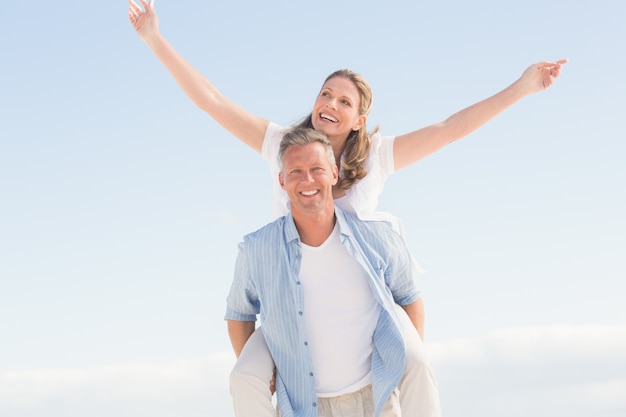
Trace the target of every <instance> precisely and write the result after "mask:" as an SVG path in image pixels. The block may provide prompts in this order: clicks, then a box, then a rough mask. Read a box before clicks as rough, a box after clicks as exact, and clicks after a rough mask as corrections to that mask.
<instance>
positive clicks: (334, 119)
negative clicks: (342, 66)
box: [311, 77, 366, 141]
mask: <svg viewBox="0 0 626 417" xmlns="http://www.w3.org/2000/svg"><path fill="white" fill-rule="evenodd" d="M360 106H361V98H360V96H359V90H358V89H357V88H356V86H355V85H354V83H353V82H352V81H350V80H349V79H347V78H343V77H334V78H331V79H330V80H328V81H326V83H324V86H323V87H322V90H321V91H320V93H319V95H318V96H317V99H316V100H315V105H314V106H313V112H312V115H311V122H312V123H313V128H314V129H315V130H317V131H320V132H322V133H324V134H325V135H326V136H328V138H329V139H330V140H331V141H334V140H337V139H340V140H346V138H347V137H348V135H349V134H350V131H352V130H359V129H360V128H361V126H362V125H363V124H364V123H365V119H366V117H365V116H364V115H360V114H359V107H360Z"/></svg>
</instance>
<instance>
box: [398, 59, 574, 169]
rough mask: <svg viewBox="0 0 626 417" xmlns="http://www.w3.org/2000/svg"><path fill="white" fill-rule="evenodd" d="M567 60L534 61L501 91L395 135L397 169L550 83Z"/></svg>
mask: <svg viewBox="0 0 626 417" xmlns="http://www.w3.org/2000/svg"><path fill="white" fill-rule="evenodd" d="M566 62H567V60H566V59H562V60H559V61H556V62H539V63H537V64H533V65H531V66H530V67H528V68H527V69H526V70H525V71H524V73H523V74H522V76H521V77H520V78H519V79H518V80H517V81H515V82H514V83H513V84H511V85H510V86H508V87H507V88H505V89H504V90H502V91H500V92H499V93H497V94H494V95H493V96H491V97H489V98H487V99H485V100H482V101H480V102H478V103H476V104H473V105H471V106H469V107H467V108H465V109H463V110H461V111H459V112H457V113H455V114H453V115H452V116H450V117H448V118H447V119H446V120H444V121H442V122H439V123H435V124H433V125H430V126H426V127H424V128H421V129H418V130H415V131H413V132H410V133H407V134H404V135H400V136H398V137H396V140H395V142H394V148H393V154H394V161H395V169H396V171H397V170H399V169H402V168H405V167H407V166H409V165H411V164H413V163H415V162H417V161H419V160H420V159H422V158H424V157H425V156H428V155H430V154H431V153H434V152H436V151H438V150H439V149H441V148H443V147H444V146H445V145H447V144H449V143H451V142H454V141H455V140H458V139H461V138H462V137H464V136H467V135H468V134H470V133H472V132H473V131H474V130H476V129H478V128H479V127H481V126H482V125H484V124H485V123H487V122H488V121H490V120H491V119H493V118H494V117H495V116H497V115H498V114H500V113H501V112H502V111H504V110H505V109H506V108H508V107H509V106H511V105H513V104H514V103H516V102H517V101H519V100H520V99H521V98H523V97H525V96H526V95H528V94H531V93H535V92H538V91H542V90H545V89H546V88H548V87H550V86H551V85H552V83H553V82H554V80H555V79H556V78H557V77H558V76H559V75H560V74H561V67H562V66H563V65H564V64H565V63H566Z"/></svg>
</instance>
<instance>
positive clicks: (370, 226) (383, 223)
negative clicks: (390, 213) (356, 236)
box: [342, 211, 394, 232]
mask: <svg viewBox="0 0 626 417" xmlns="http://www.w3.org/2000/svg"><path fill="white" fill-rule="evenodd" d="M342 213H343V216H344V218H345V219H346V222H347V223H348V225H349V226H350V227H351V228H352V229H355V230H370V231H374V232H385V231H388V230H389V231H394V226H393V224H392V223H391V222H390V221H387V220H385V219H361V218H359V216H358V215H357V214H355V213H349V212H345V211H344V212H342Z"/></svg>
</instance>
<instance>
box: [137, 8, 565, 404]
mask: <svg viewBox="0 0 626 417" xmlns="http://www.w3.org/2000/svg"><path fill="white" fill-rule="evenodd" d="M140 1H141V6H142V7H140V6H139V5H137V4H136V3H135V2H134V1H133V0H129V5H130V6H129V20H130V22H131V24H132V25H133V27H134V28H135V29H136V31H137V33H138V34H139V36H140V38H141V39H142V40H143V41H144V42H145V43H146V44H147V45H148V47H149V48H150V49H151V50H152V52H153V53H154V54H155V55H156V56H157V58H158V59H159V60H160V61H161V62H162V63H163V65H165V67H166V68H167V69H168V70H169V72H170V73H171V74H172V76H173V78H174V79H175V80H176V82H177V83H178V84H179V85H180V87H181V88H182V89H183V91H184V92H185V94H187V96H188V97H189V98H190V99H191V100H192V101H193V102H194V103H195V104H196V105H197V106H198V107H200V108H201V109H202V110H204V111H205V112H207V113H208V114H209V116H211V117H212V118H213V119H214V120H215V121H216V122H218V123H219V124H220V125H221V126H222V127H224V128H225V129H226V130H228V131H229V132H230V133H231V134H232V135H233V136H235V137H236V138H238V139H239V140H241V141H242V142H243V143H245V144H246V145H248V146H250V147H251V148H253V149H254V150H256V151H257V152H259V153H261V154H262V156H263V157H264V158H266V159H267V160H268V162H269V163H270V165H271V167H272V169H273V170H274V173H275V174H276V175H274V176H273V178H272V181H273V191H272V192H273V196H272V204H273V212H274V215H276V216H280V215H283V214H286V212H287V205H286V204H287V201H288V200H287V197H286V194H285V193H284V191H283V190H282V189H281V188H280V185H279V184H278V165H277V162H276V156H277V154H278V145H279V142H280V138H281V136H282V132H283V131H284V128H283V127H281V126H278V125H276V124H275V123H272V122H270V121H268V120H266V119H263V118H261V117H258V116H256V115H253V114H251V113H249V112H247V111H246V110H244V109H242V108H241V107H239V106H238V105H236V104H235V103H233V102H232V101H230V100H229V99H227V98H226V97H224V96H223V95H222V94H221V93H220V92H219V91H218V90H217V89H216V88H215V86H214V85H213V84H212V83H211V82H210V81H209V80H207V79H206V78H205V77H204V76H203V75H202V74H200V73H199V72H198V71H196V70H195V69H194V68H193V67H192V66H191V65H190V64H189V63H188V62H187V61H185V60H184V58H182V57H181V56H180V55H179V54H178V53H177V52H176V51H175V50H174V49H173V48H172V46H171V45H170V44H169V43H168V42H167V41H166V40H165V38H164V37H163V36H162V35H161V34H160V32H159V29H158V18H157V15H156V13H155V11H154V0H150V2H149V3H148V2H147V1H146V0H140ZM566 62H567V61H566V60H560V61H556V62H541V63H537V64H534V65H531V66H530V67H529V68H528V69H526V70H525V71H524V73H523V74H522V76H521V77H520V78H519V79H518V80H516V81H515V82H514V83H513V84H511V85H510V86H509V87H507V88H505V89H504V90H502V91H501V92H499V93H497V94H495V95H493V96H491V97H489V98H487V99H485V100H483V101H481V102H478V103H476V104H474V105H472V106H470V107H468V108H466V109H464V110H461V111H459V112H458V113H455V114H453V115H452V116H450V117H449V118H448V119H446V120H444V121H442V122H439V123H435V124H433V125H430V126H426V127H423V128H420V129H418V130H415V131H412V132H409V133H406V134H403V135H399V136H395V137H393V136H389V137H383V136H381V135H380V134H379V133H378V132H373V133H371V134H368V132H367V128H366V121H367V115H368V114H369V111H370V107H371V104H372V93H371V89H370V87H369V85H368V84H367V82H366V81H365V80H364V79H363V78H362V77H361V76H360V75H358V74H356V73H353V72H351V71H348V70H341V71H338V72H336V73H333V74H331V75H330V76H329V77H328V78H327V79H326V80H325V82H324V84H323V86H322V89H321V91H320V93H319V95H318V96H317V98H316V100H315V103H314V105H313V110H312V112H311V114H310V115H309V116H308V117H307V118H306V119H305V120H304V121H303V122H302V125H305V126H309V127H313V128H314V129H316V130H319V131H321V132H323V133H324V134H326V135H327V136H328V138H329V140H330V142H331V144H332V146H333V151H334V153H335V157H336V158H337V164H338V166H340V167H341V172H340V181H339V182H338V184H337V185H336V186H335V187H334V188H333V197H334V198H335V201H336V204H337V205H338V206H339V207H341V208H342V209H344V210H347V211H352V212H356V213H357V214H358V215H359V216H360V217H362V218H387V219H390V220H392V221H395V219H394V218H393V217H392V216H388V215H384V214H382V213H378V212H376V205H377V202H378V196H379V195H380V193H381V192H382V189H383V185H384V182H385V179H386V178H387V176H388V175H389V174H391V173H393V172H395V171H397V170H399V169H402V168H405V167H407V166H409V165H411V164H413V163H415V162H416V161H418V160H420V159H421V158H423V157H425V156H427V155H429V154H431V153H433V152H435V151H437V150H439V149H441V148H442V147H444V146H445V145H447V144H449V143H451V142H453V141H455V140H457V139H460V138H462V137H464V136H466V135H468V134H469V133H471V132H473V131H474V130H476V129H477V128H479V127H480V126H482V125H483V124H485V123H486V122H488V121H489V120H491V119H492V118H493V117H495V116H496V115H498V114H499V113H500V112H502V111H503V110H504V109H506V108H508V107H509V106H511V105H512V104H514V103H515V102H517V101H518V100H520V99H521V98H523V97H524V96H526V95H528V94H531V93H535V92H538V91H541V90H544V89H546V88H548V87H549V86H550V85H551V84H552V83H553V82H554V80H555V79H556V78H557V77H558V76H559V75H560V70H561V67H562V65H563V64H565V63H566ZM396 225H398V223H397V222H396ZM398 226H399V225H398ZM403 319H404V320H406V321H408V317H407V316H406V315H405V316H404V317H403ZM405 324H406V323H405ZM405 327H406V329H405V338H406V341H407V358H408V359H407V364H406V370H405V376H404V377H403V379H402V381H401V383H400V386H399V389H400V402H401V407H402V411H403V415H409V416H438V415H440V410H439V399H438V393H437V387H436V383H435V382H434V378H432V375H431V372H430V368H429V365H428V363H427V362H426V361H425V359H424V354H423V352H422V345H421V338H420V336H423V329H422V328H420V326H416V328H417V330H418V332H419V335H418V332H415V331H414V330H413V328H412V326H411V325H410V324H408V325H405ZM272 369H273V363H272V360H271V357H270V355H269V352H268V351H267V347H266V346H265V343H264V340H263V336H262V334H261V331H260V330H257V331H256V332H255V333H254V334H253V335H252V336H251V337H250V339H249V340H248V342H247V343H246V346H245V348H244V349H243V351H242V352H241V355H240V356H239V358H238V361H237V365H236V366H235V369H234V370H233V373H232V374H231V394H232V395H233V400H234V403H235V413H236V414H237V415H238V416H241V415H248V414H247V413H250V414H249V415H256V416H259V415H272V414H271V413H272V410H273V409H272V406H271V392H270V390H269V389H268V381H269V380H270V379H271V375H272ZM407 393H408V394H407ZM252 399H254V400H252ZM257 400H258V401H257ZM261 409H262V410H263V411H261ZM263 413H266V414H263Z"/></svg>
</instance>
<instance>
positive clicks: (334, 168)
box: [333, 165, 339, 185]
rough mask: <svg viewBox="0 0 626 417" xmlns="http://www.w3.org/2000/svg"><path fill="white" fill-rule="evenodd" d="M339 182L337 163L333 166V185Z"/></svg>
mask: <svg viewBox="0 0 626 417" xmlns="http://www.w3.org/2000/svg"><path fill="white" fill-rule="evenodd" d="M337 182H339V168H337V165H335V166H334V167H333V185H336V184H337Z"/></svg>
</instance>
